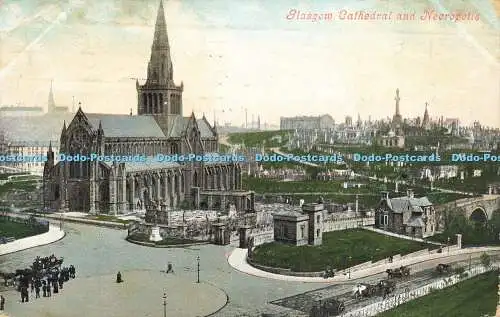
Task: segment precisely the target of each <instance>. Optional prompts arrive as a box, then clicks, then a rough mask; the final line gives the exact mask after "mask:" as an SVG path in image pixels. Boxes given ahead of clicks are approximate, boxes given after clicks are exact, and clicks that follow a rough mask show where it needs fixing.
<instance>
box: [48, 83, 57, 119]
mask: <svg viewBox="0 0 500 317" xmlns="http://www.w3.org/2000/svg"><path fill="white" fill-rule="evenodd" d="M52 84H53V80H51V81H50V91H49V99H48V101H47V112H48V113H53V112H54V111H55V109H56V102H55V101H54V91H53V88H52Z"/></svg>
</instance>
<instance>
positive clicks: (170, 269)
mask: <svg viewBox="0 0 500 317" xmlns="http://www.w3.org/2000/svg"><path fill="white" fill-rule="evenodd" d="M167 273H174V268H173V266H172V263H171V262H168V264H167Z"/></svg>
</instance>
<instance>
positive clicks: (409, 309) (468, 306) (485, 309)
mask: <svg viewBox="0 0 500 317" xmlns="http://www.w3.org/2000/svg"><path fill="white" fill-rule="evenodd" d="M497 289H498V272H496V271H493V272H488V273H485V274H482V275H479V276H477V277H474V278H471V279H469V280H466V281H463V282H460V283H458V284H455V285H453V286H450V287H448V288H445V289H444V290H440V291H436V292H433V293H431V294H429V295H427V296H423V297H421V298H418V299H416V300H413V301H411V302H408V303H405V304H403V305H401V306H399V307H396V308H394V309H391V310H389V311H386V312H384V313H382V314H379V315H377V316H380V317H421V316H429V317H469V316H470V317H478V316H484V315H486V314H488V315H489V316H495V310H496V306H497V302H498V296H497Z"/></svg>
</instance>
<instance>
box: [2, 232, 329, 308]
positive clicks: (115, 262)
mask: <svg viewBox="0 0 500 317" xmlns="http://www.w3.org/2000/svg"><path fill="white" fill-rule="evenodd" d="M64 229H65V231H66V232H67V235H66V237H65V238H64V239H62V240H60V241H58V242H55V243H53V244H50V245H47V246H41V247H37V248H34V249H29V250H24V251H20V252H17V253H13V254H8V255H4V256H1V257H0V263H1V267H0V270H2V271H13V270H15V269H17V268H25V267H28V266H29V265H31V264H32V261H33V259H35V258H36V256H38V255H40V256H48V255H50V254H55V255H56V256H58V257H60V256H62V257H64V259H65V262H66V264H67V265H69V264H73V265H75V267H76V268H77V270H78V277H83V278H86V277H96V276H108V275H114V274H116V272H117V271H133V270H153V271H158V272H159V271H161V270H164V269H165V267H166V264H167V263H168V262H169V261H171V262H172V264H173V265H174V269H175V271H176V275H178V276H179V277H181V278H186V279H192V280H193V281H195V279H196V257H197V256H199V257H200V280H201V281H204V282H208V283H210V284H213V285H216V286H218V287H219V288H222V289H223V290H224V291H225V292H226V293H227V294H228V295H229V298H230V303H229V305H227V306H226V307H225V308H224V309H223V310H222V311H221V312H220V313H218V314H217V315H216V316H217V317H222V316H223V317H226V316H230V317H236V316H242V315H243V314H244V313H246V312H252V314H251V315H250V316H259V315H258V313H259V312H260V311H262V310H263V309H265V306H266V304H267V302H268V301H269V300H270V299H276V298H282V297H286V296H291V295H293V294H296V293H297V292H305V291H309V290H312V289H314V288H317V287H318V286H319V285H317V284H316V285H311V284H306V283H290V282H286V281H276V280H267V279H262V278H258V277H253V276H249V275H246V274H244V273H240V272H237V271H235V270H233V269H232V268H231V267H230V266H229V264H228V263H227V258H226V256H227V255H228V254H229V252H230V250H232V248H233V247H231V246H226V247H220V246H215V245H202V246H198V247H189V248H168V249H163V248H148V247H143V246H139V245H135V244H131V243H129V242H127V241H125V237H126V234H127V232H126V231H124V230H116V229H108V228H103V227H94V226H89V225H80V224H73V223H64ZM72 284H75V285H76V286H75V289H78V279H77V280H75V281H73V282H72ZM321 285H323V286H326V285H328V284H327V283H325V284H321ZM68 292H69V290H68ZM161 295H162V294H151V296H158V297H159V298H161ZM8 297H9V298H13V297H15V298H17V297H18V296H17V294H15V293H9V296H8ZM89 302H92V300H91V299H90V301H89ZM89 302H84V301H81V302H80V303H79V305H81V306H82V307H77V309H78V311H80V312H81V314H78V315H77V314H75V315H74V317H80V316H82V317H83V316H85V317H102V315H100V316H98V315H96V316H91V315H88V314H86V313H85V305H89ZM50 305H51V306H48V307H46V310H47V311H50V308H51V307H53V306H55V305H68V304H67V303H64V302H56V301H54V302H51V304H50ZM123 305H130V307H131V311H132V307H134V305H135V304H134V302H133V301H131V302H126V303H123ZM9 306H12V307H11V308H12V309H11V310H8V311H7V312H8V313H10V314H11V315H12V316H14V317H22V316H26V311H25V310H23V305H21V304H18V305H9ZM54 317H58V316H55V315H54ZM123 317H129V316H123ZM130 317H136V316H132V315H130Z"/></svg>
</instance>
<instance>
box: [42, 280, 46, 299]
mask: <svg viewBox="0 0 500 317" xmlns="http://www.w3.org/2000/svg"><path fill="white" fill-rule="evenodd" d="M42 292H43V297H47V283H46V282H45V281H43V282H42Z"/></svg>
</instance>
